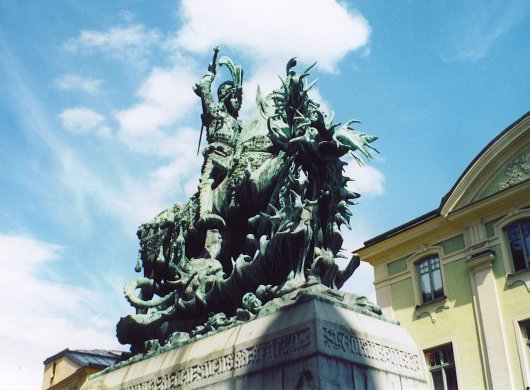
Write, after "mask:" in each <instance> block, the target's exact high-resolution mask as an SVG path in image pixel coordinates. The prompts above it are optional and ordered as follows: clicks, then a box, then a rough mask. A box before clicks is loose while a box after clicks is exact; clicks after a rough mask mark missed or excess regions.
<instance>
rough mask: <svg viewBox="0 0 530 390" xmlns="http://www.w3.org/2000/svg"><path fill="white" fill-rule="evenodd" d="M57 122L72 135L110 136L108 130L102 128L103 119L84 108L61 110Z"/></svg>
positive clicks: (104, 127)
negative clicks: (93, 134)
mask: <svg viewBox="0 0 530 390" xmlns="http://www.w3.org/2000/svg"><path fill="white" fill-rule="evenodd" d="M59 120H60V121H61V125H62V126H63V128H64V129H66V130H68V131H69V132H71V133H74V134H88V133H91V132H93V133H95V134H97V135H99V136H101V137H108V136H110V129H109V128H108V127H106V126H102V124H103V122H104V120H105V118H104V117H103V116H102V115H100V114H98V113H97V112H95V111H94V110H91V109H89V108H85V107H75V108H69V109H66V110H63V111H62V112H61V113H60V114H59Z"/></svg>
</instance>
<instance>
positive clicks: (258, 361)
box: [83, 292, 427, 390]
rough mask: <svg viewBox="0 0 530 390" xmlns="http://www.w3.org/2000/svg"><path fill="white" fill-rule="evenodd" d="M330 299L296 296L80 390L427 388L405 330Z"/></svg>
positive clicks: (93, 379)
mask: <svg viewBox="0 0 530 390" xmlns="http://www.w3.org/2000/svg"><path fill="white" fill-rule="evenodd" d="M330 294H331V292H330ZM333 294H335V297H334V298H333V299H326V294H321V295H320V296H314V295H313V296H311V295H306V296H302V297H300V296H299V295H300V294H298V296H296V295H295V294H293V297H292V298H291V299H292V301H293V302H294V303H293V304H287V305H286V306H283V307H281V308H279V309H273V310H268V313H267V314H265V315H262V316H260V317H258V318H256V319H254V320H251V321H249V322H246V323H244V324H241V325H238V326H235V327H232V328H230V329H228V330H224V331H221V332H218V333H216V334H213V335H210V336H205V337H203V338H200V339H198V340H196V341H192V342H189V343H187V344H185V345H182V346H180V347H178V348H174V349H172V350H169V351H166V352H162V353H158V354H153V355H152V356H147V357H143V358H141V359H140V360H138V361H135V362H127V363H122V365H121V366H118V367H113V368H110V369H108V370H106V371H104V372H103V373H101V374H96V375H94V376H92V377H91V379H90V380H89V381H88V382H87V383H86V384H85V386H84V387H83V390H89V389H131V390H133V389H134V390H140V389H142V390H143V389H174V388H185V389H197V388H201V389H204V388H205V389H424V388H427V384H426V383H427V382H426V374H425V366H424V360H423V356H422V354H421V351H420V350H419V349H418V347H417V346H416V344H415V343H414V341H413V340H412V338H411V337H410V336H409V334H408V333H407V332H406V331H405V329H403V328H401V327H400V326H399V325H397V324H395V323H394V322H392V321H389V320H387V319H384V318H383V317H381V316H378V315H376V314H374V313H372V312H370V311H368V310H366V309H364V308H363V307H361V306H351V305H349V306H350V307H347V306H348V305H344V304H340V297H341V296H342V297H343V299H344V295H345V294H344V293H337V292H334V293H333ZM346 295H349V294H346Z"/></svg>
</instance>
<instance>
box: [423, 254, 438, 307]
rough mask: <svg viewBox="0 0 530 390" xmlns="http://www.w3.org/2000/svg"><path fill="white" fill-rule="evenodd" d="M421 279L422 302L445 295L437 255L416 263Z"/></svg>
mask: <svg viewBox="0 0 530 390" xmlns="http://www.w3.org/2000/svg"><path fill="white" fill-rule="evenodd" d="M416 267H417V269H418V277H419V280H420V293H421V300H422V303H428V302H431V301H434V300H436V299H439V298H443V297H444V289H443V285H442V272H441V270H440V260H439V259H438V256H437V255H432V256H429V257H426V258H423V259H422V260H420V261H418V262H417V263H416Z"/></svg>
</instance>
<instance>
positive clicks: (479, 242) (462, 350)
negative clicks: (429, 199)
mask: <svg viewBox="0 0 530 390" xmlns="http://www.w3.org/2000/svg"><path fill="white" fill-rule="evenodd" d="M358 252H359V254H360V255H361V258H362V259H363V260H364V261H367V262H368V263H370V264H371V265H372V266H373V267H374V274H375V281H374V284H375V288H376V295H377V302H378V304H379V305H380V306H381V308H382V310H383V312H384V313H385V314H386V315H387V316H389V317H391V318H393V319H395V320H398V321H399V322H400V323H401V325H402V326H404V327H405V328H406V329H407V330H408V331H409V332H410V334H411V335H412V337H413V338H414V339H415V341H416V342H417V343H418V345H419V346H420V347H421V348H422V349H423V350H424V352H425V359H426V360H425V361H426V365H427V369H428V370H429V371H430V379H429V380H430V383H431V386H432V387H433V388H434V389H444V388H447V389H452V388H459V389H525V388H526V389H529V388H530V341H529V339H530V112H529V113H527V114H525V115H524V116H523V117H522V118H520V119H519V120H517V121H516V122H515V123H513V124H512V125H510V126H509V127H508V128H507V129H505V130H504V131H503V132H502V133H500V134H499V135H498V136H497V137H496V138H495V139H494V140H493V141H492V142H490V144H489V145H487V146H486V147H485V148H484V149H483V150H482V151H481V152H480V153H479V155H478V156H476V158H475V159H474V160H473V161H472V162H471V164H470V165H469V166H468V167H467V168H466V170H465V171H464V173H463V174H462V175H461V176H460V178H459V179H458V181H457V182H456V184H455V185H454V186H453V188H452V189H451V190H450V191H449V193H448V194H447V195H446V196H444V197H443V198H442V201H441V204H440V206H439V207H438V208H437V209H436V210H434V211H432V212H429V213H427V214H425V215H422V216H420V217H418V218H416V219H414V220H412V221H410V222H408V223H406V224H404V225H401V226H398V227H396V228H394V229H392V230H390V231H388V232H386V233H384V234H382V235H379V236H377V237H374V238H373V239H371V240H369V241H367V242H365V243H364V247H363V248H361V249H360V250H359V251H358Z"/></svg>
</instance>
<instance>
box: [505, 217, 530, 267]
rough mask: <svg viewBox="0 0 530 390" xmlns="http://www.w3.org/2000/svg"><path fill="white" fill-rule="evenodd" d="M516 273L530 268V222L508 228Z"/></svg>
mask: <svg viewBox="0 0 530 390" xmlns="http://www.w3.org/2000/svg"><path fill="white" fill-rule="evenodd" d="M506 237H507V238H508V242H509V244H510V251H511V253H512V261H513V270H514V271H515V272H517V271H521V270H523V269H526V268H530V220H526V221H520V222H516V223H514V224H512V225H510V226H508V227H507V228H506Z"/></svg>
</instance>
